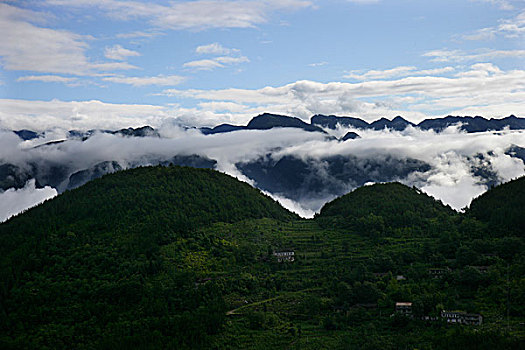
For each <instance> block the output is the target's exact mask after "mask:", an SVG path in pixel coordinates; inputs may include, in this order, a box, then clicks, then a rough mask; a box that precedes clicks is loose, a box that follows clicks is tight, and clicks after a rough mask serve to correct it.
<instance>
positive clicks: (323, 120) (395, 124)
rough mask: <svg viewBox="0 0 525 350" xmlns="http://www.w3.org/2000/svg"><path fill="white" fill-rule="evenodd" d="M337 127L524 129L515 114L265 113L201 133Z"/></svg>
mask: <svg viewBox="0 0 525 350" xmlns="http://www.w3.org/2000/svg"><path fill="white" fill-rule="evenodd" d="M338 125H340V126H342V127H352V128H356V129H362V130H383V129H392V130H397V131H402V130H405V129H406V128H407V127H409V126H412V127H415V128H419V129H422V130H434V131H435V132H441V131H443V130H444V129H446V128H448V127H449V126H453V125H460V130H463V131H466V132H469V133H470V132H484V131H500V130H503V129H504V128H509V129H510V130H519V129H525V118H518V117H516V116H514V115H511V116H509V117H506V118H503V119H495V118H491V119H486V118H483V117H479V116H476V117H468V116H467V117H458V116H447V117H444V118H436V119H425V120H423V121H422V122H421V123H419V124H414V123H412V122H409V121H408V120H406V119H404V118H403V117H400V116H397V117H395V118H394V119H392V120H389V119H387V118H381V119H378V120H376V121H374V122H372V123H368V122H366V121H364V120H362V119H360V118H354V117H338V116H335V115H322V114H316V115H314V116H313V117H312V118H311V120H310V124H308V123H305V122H304V121H302V120H301V119H299V118H295V117H288V116H283V115H277V114H270V113H264V114H261V115H258V116H257V117H255V118H253V119H252V120H251V121H250V122H249V123H248V124H247V125H246V126H244V125H231V124H221V125H218V126H216V127H214V128H201V129H200V130H201V132H202V133H203V134H206V135H210V134H219V133H225V132H232V131H237V130H267V129H271V128H300V129H303V130H306V131H317V132H324V131H323V129H322V128H328V129H336V128H337V126H338ZM354 138H355V137H354Z"/></svg>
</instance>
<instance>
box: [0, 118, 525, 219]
mask: <svg viewBox="0 0 525 350" xmlns="http://www.w3.org/2000/svg"><path fill="white" fill-rule="evenodd" d="M157 131H158V132H159V134H160V135H161V137H126V136H122V135H118V134H117V135H113V134H108V133H101V132H99V133H95V134H94V135H92V136H91V137H89V138H88V139H86V140H84V141H82V140H81V139H71V138H70V139H66V137H67V136H66V135H67V133H66V132H65V131H64V130H60V129H53V130H51V131H48V132H46V133H44V134H43V135H42V137H40V138H38V139H34V140H30V141H23V140H21V139H20V138H18V137H17V136H16V135H15V134H14V133H12V132H9V131H3V132H0V165H2V164H11V165H14V166H16V167H18V168H19V169H21V170H20V171H28V172H29V173H30V172H31V171H33V172H40V173H43V172H45V171H46V169H54V171H55V170H56V169H57V168H58V169H60V171H62V172H63V174H62V175H61V176H62V177H60V179H59V180H57V181H56V182H57V183H56V184H55V185H54V186H53V187H54V188H51V187H50V186H49V184H47V185H48V186H47V187H45V185H46V183H41V184H39V183H38V182H37V183H35V181H32V182H28V183H27V184H26V185H25V186H24V187H23V188H21V189H18V190H16V189H14V188H10V189H7V190H6V191H4V192H3V193H0V196H1V206H0V218H4V220H5V218H7V217H9V216H10V215H13V214H16V213H17V212H20V211H21V210H24V209H26V208H28V207H30V206H33V205H36V204H37V203H40V202H41V201H42V200H44V199H47V198H51V197H52V196H54V195H56V193H57V192H58V193H60V192H63V191H64V190H65V189H67V186H68V181H69V178H70V176H71V175H72V174H74V173H76V172H78V171H82V170H86V169H90V168H93V167H94V166H95V165H97V164H99V163H101V162H108V161H111V162H117V163H118V165H119V166H120V167H121V168H122V169H126V168H131V167H136V166H140V165H156V164H159V163H162V162H170V159H172V158H173V157H174V156H190V155H197V156H199V157H203V158H207V159H210V160H213V161H215V165H214V168H215V169H216V170H218V171H221V172H223V173H226V174H229V175H231V176H233V177H236V178H238V179H239V180H241V181H245V182H248V183H250V184H251V185H252V186H255V187H258V188H261V189H262V190H263V192H264V193H266V194H268V195H270V196H271V197H273V198H274V199H275V200H277V201H279V202H280V203H281V204H282V205H283V206H284V207H285V208H287V209H289V210H291V211H294V212H296V213H298V214H299V215H301V216H303V217H312V216H313V215H314V214H315V213H316V212H319V210H320V209H321V207H322V206H323V205H324V204H325V203H326V202H328V201H330V200H332V199H334V198H335V197H337V196H340V195H342V194H345V193H347V192H349V191H351V190H353V189H355V188H356V187H357V186H360V185H364V184H365V183H367V182H377V181H378V180H377V179H382V178H385V176H382V174H378V173H377V172H378V171H380V170H381V167H380V166H381V164H386V165H388V166H389V167H393V168H395V167H396V166H397V164H399V166H400V167H401V166H405V165H406V164H408V163H407V162H412V163H414V162H416V163H417V164H422V165H423V166H418V167H415V168H414V169H409V170H407V171H400V172H397V173H394V175H390V176H389V177H386V179H387V181H399V182H401V183H404V184H406V185H408V186H416V187H418V188H420V189H422V190H423V191H424V192H426V193H428V194H429V195H432V196H433V197H435V198H437V199H439V200H441V201H442V202H443V203H444V204H448V205H450V206H451V207H452V208H454V209H456V210H461V209H462V208H464V207H466V206H468V205H469V204H470V202H471V200H472V199H473V198H474V197H476V196H479V195H480V194H481V193H483V192H484V191H486V190H487V188H488V187H489V186H491V185H493V184H497V183H501V182H505V181H508V180H510V179H512V178H516V177H519V176H522V175H523V174H524V173H525V171H524V163H523V160H522V159H520V158H517V157H512V156H511V155H509V154H507V153H508V152H507V150H508V149H509V147H511V146H512V145H516V146H519V147H525V133H524V132H523V131H510V130H504V131H501V132H483V133H470V134H468V133H465V132H461V131H460V130H459V128H458V127H450V128H448V129H446V130H444V131H443V132H441V133H436V132H434V131H432V130H429V131H422V130H420V129H417V128H412V127H408V128H407V129H405V130H404V131H401V132H399V131H392V130H386V129H385V130H381V131H375V130H360V129H352V128H340V127H339V128H337V129H336V130H330V129H327V130H326V134H323V133H320V132H306V131H303V130H301V129H296V128H274V129H270V130H241V131H235V132H230V133H224V134H214V135H203V134H202V133H200V131H199V130H198V129H192V128H189V129H188V128H184V127H181V126H180V125H178V124H176V123H172V122H167V123H164V124H163V125H162V126H161V127H159V128H158V129H157ZM349 131H354V132H356V133H358V134H359V135H360V136H361V138H359V139H355V140H348V141H344V142H341V141H339V140H338V138H340V137H341V136H342V135H344V134H345V133H346V132H349ZM57 140H64V141H63V142H61V143H55V144H47V143H48V142H50V141H57ZM334 156H337V157H340V158H341V159H347V158H351V159H353V162H352V163H351V164H352V167H354V168H355V169H351V170H352V171H353V172H358V173H359V174H361V175H360V176H361V178H360V180H359V181H357V180H356V179H351V178H348V179H347V178H341V177H334V176H333V174H332V173H330V171H329V170H330V168H329V165H330V164H329V159H330V157H334ZM283 157H291V158H293V159H297V160H298V161H301V162H305V163H307V164H308V167H309V168H308V171H311V174H308V176H310V178H312V179H313V180H315V181H317V182H319V183H323V184H325V183H329V184H330V185H333V186H332V187H333V188H334V189H335V190H333V191H331V192H330V191H325V192H323V191H318V192H315V193H309V192H308V191H306V190H305V191H303V192H301V194H300V195H298V196H296V197H294V198H290V197H291V196H289V195H287V194H286V193H285V192H272V191H268V190H266V189H265V188H263V187H264V186H261V184H260V183H258V181H257V179H255V178H251V177H250V176H248V175H247V174H246V173H245V172H243V171H241V169H240V168H239V166H238V165H239V164H251V163H255V164H256V163H257V162H260V160H261V159H265V160H267V161H268V162H278V161H279V160H281V159H283ZM371 162H372V164H375V165H377V166H376V168H374V169H372V168H371V167H370V164H371ZM385 162H390V163H385ZM386 165H385V166H386ZM35 169H36V170H35ZM396 174H398V175H396ZM399 174H401V175H399ZM303 175H304V174H303ZM290 176H291V178H292V179H293V177H294V175H293V174H291V175H290ZM297 176H299V174H297ZM44 179H45V177H44ZM380 181H383V180H380ZM41 182H45V181H41ZM39 186H40V187H43V188H37V187H39ZM19 203H20V204H19Z"/></svg>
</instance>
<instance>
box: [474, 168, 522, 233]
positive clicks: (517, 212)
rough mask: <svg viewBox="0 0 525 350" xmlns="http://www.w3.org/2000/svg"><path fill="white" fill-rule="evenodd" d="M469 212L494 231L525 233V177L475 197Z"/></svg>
mask: <svg viewBox="0 0 525 350" xmlns="http://www.w3.org/2000/svg"><path fill="white" fill-rule="evenodd" d="M468 214H469V215H471V216H473V217H475V218H476V219H478V220H480V221H483V222H486V223H487V224H488V225H489V227H490V229H491V230H492V231H495V232H497V233H499V234H502V235H505V234H506V233H508V231H513V232H515V233H518V234H520V235H521V236H524V235H525V177H521V178H519V179H516V180H512V181H509V182H507V183H505V184H503V185H499V186H496V187H495V188H493V189H491V190H490V191H488V192H485V193H484V194H482V195H481V196H479V197H478V198H475V199H474V200H473V201H472V204H471V205H470V209H469V210H468Z"/></svg>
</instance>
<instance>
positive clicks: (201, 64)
mask: <svg viewBox="0 0 525 350" xmlns="http://www.w3.org/2000/svg"><path fill="white" fill-rule="evenodd" d="M246 62H250V60H249V59H248V57H246V56H240V57H230V56H221V57H214V58H209V59H204V60H196V61H190V62H186V63H184V64H183V67H185V68H191V69H194V70H213V69H215V68H224V67H225V66H226V65H233V64H240V63H246Z"/></svg>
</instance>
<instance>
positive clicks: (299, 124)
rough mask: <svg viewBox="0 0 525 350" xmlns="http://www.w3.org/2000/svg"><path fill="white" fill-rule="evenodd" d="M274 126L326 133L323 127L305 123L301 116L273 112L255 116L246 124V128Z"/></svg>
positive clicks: (265, 128) (270, 127) (258, 128)
mask: <svg viewBox="0 0 525 350" xmlns="http://www.w3.org/2000/svg"><path fill="white" fill-rule="evenodd" d="M272 128H300V129H303V130H306V131H317V132H323V133H324V131H323V130H322V129H321V128H319V127H317V126H315V125H311V124H308V123H305V122H304V121H302V120H301V119H299V118H296V117H288V116H285V115H279V114H271V113H263V114H260V115H258V116H256V117H254V118H253V119H252V120H250V122H249V123H248V125H247V126H246V129H255V130H268V129H272Z"/></svg>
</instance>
